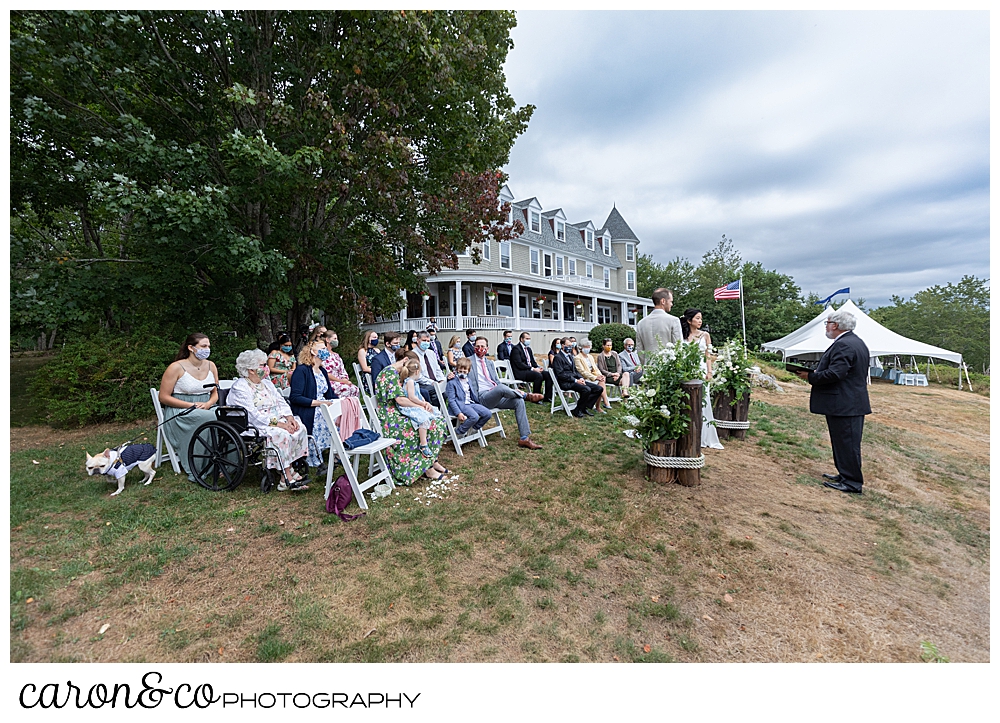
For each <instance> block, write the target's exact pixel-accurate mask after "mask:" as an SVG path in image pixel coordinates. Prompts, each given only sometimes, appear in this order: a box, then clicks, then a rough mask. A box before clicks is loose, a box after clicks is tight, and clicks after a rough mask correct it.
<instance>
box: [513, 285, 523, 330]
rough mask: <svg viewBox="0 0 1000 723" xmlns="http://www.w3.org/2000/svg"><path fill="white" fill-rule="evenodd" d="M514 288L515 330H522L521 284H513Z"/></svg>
mask: <svg viewBox="0 0 1000 723" xmlns="http://www.w3.org/2000/svg"><path fill="white" fill-rule="evenodd" d="M511 286H513V288H514V330H515V331H520V330H521V285H520V284H511Z"/></svg>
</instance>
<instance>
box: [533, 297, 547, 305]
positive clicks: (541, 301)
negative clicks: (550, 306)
mask: <svg viewBox="0 0 1000 723" xmlns="http://www.w3.org/2000/svg"><path fill="white" fill-rule="evenodd" d="M545 298H546V297H545V296H536V297H535V301H537V302H538V303H539V304H544V303H545Z"/></svg>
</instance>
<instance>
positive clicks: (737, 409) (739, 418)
mask: <svg viewBox="0 0 1000 723" xmlns="http://www.w3.org/2000/svg"><path fill="white" fill-rule="evenodd" d="M732 409H733V420H734V421H736V422H745V421H747V419H749V417H750V392H749V391H747V392H746V393H745V394H744V395H743V398H742V399H740V400H738V401H735V402H733V407H732ZM729 436H730V437H732V438H734V439H746V438H747V430H745V429H734V430H732V431H731V432H730V434H729Z"/></svg>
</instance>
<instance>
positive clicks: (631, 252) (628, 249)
mask: <svg viewBox="0 0 1000 723" xmlns="http://www.w3.org/2000/svg"><path fill="white" fill-rule="evenodd" d="M625 260H626V261H635V244H625Z"/></svg>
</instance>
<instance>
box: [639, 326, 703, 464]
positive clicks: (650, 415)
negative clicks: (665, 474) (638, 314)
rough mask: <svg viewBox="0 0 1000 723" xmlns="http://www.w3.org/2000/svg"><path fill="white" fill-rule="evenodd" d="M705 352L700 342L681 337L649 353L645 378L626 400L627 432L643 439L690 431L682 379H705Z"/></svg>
mask: <svg viewBox="0 0 1000 723" xmlns="http://www.w3.org/2000/svg"><path fill="white" fill-rule="evenodd" d="M701 360H702V354H701V349H700V348H699V347H698V345H697V344H688V343H685V342H683V341H678V342H676V343H674V344H669V345H667V346H661V347H660V349H659V350H658V351H656V352H655V353H651V354H648V355H647V358H646V363H645V364H644V365H643V370H644V371H643V374H642V382H641V384H640V386H639V387H637V388H636V389H635V390H634V391H633V393H632V395H631V396H630V397H629V398H628V399H626V400H624V401H623V403H622V407H621V409H622V416H621V419H620V421H621V422H623V423H624V424H625V425H626V426H627V427H628V428H627V429H623V430H622V431H623V432H624V433H625V434H626V436H628V437H631V438H633V439H635V438H638V439H640V440H642V443H643V446H647V447H648V446H649V443H650V442H652V441H654V440H657V439H677V438H678V437H681V436H683V435H684V434H686V433H687V431H688V427H689V426H690V423H691V420H690V419H689V414H688V407H687V402H686V400H685V395H684V390H683V389H682V388H681V383H682V382H686V381H690V380H691V379H704V378H705V376H704V373H703V372H702V370H701Z"/></svg>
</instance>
